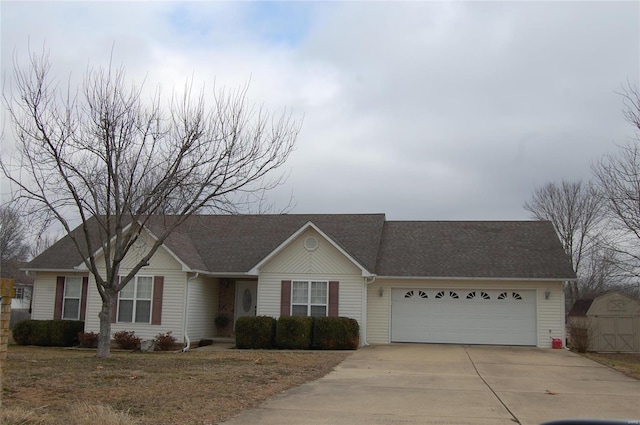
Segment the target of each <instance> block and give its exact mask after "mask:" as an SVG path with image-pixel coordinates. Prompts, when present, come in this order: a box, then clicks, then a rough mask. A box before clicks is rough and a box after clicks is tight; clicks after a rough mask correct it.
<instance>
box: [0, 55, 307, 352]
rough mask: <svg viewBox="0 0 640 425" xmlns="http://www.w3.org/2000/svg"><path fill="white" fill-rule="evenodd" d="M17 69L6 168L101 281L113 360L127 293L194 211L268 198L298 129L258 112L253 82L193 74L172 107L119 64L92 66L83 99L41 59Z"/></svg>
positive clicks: (32, 206) (20, 193) (104, 345)
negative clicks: (219, 81) (119, 308)
mask: <svg viewBox="0 0 640 425" xmlns="http://www.w3.org/2000/svg"><path fill="white" fill-rule="evenodd" d="M14 69H15V71H14V79H15V87H16V89H15V92H14V93H8V94H7V93H4V95H3V102H4V105H5V107H6V109H7V110H8V112H9V116H10V118H11V121H12V123H13V128H14V130H15V137H16V139H17V144H18V154H17V155H16V156H15V157H13V158H5V157H3V158H2V159H1V160H0V167H1V168H2V171H3V172H4V174H5V176H6V177H7V178H8V179H9V180H10V181H11V182H12V183H13V184H14V185H15V186H16V187H17V188H18V190H17V193H16V196H17V199H18V200H19V201H20V202H22V204H23V205H24V207H25V208H27V209H28V211H29V212H30V214H31V216H32V217H34V220H35V219H39V220H40V221H41V222H48V221H49V220H51V219H52V218H54V219H55V220H56V221H57V222H59V223H60V224H61V226H62V228H63V229H64V232H65V233H66V234H67V235H68V236H69V237H70V239H71V240H72V241H73V243H74V245H75V247H76V249H77V250H78V252H79V253H80V254H81V255H82V258H84V265H85V266H86V267H87V268H88V269H89V271H90V272H91V273H92V274H93V276H94V277H95V280H96V284H97V287H98V291H99V293H100V295H101V297H102V302H103V304H102V310H101V312H100V315H99V317H100V335H101V337H100V345H99V349H98V355H99V356H101V357H102V356H108V355H109V349H108V345H109V344H108V343H109V337H110V319H111V317H110V316H111V306H112V304H113V303H114V302H115V301H116V299H117V293H118V291H120V290H121V289H122V288H123V287H124V286H126V285H127V283H129V282H130V281H131V279H133V278H134V276H135V275H136V273H138V271H139V270H140V268H141V267H143V266H144V265H146V264H147V263H148V261H149V260H150V259H151V257H152V256H153V255H154V254H155V253H156V251H157V250H158V249H159V247H160V246H162V244H163V243H164V242H165V240H166V239H167V237H168V236H169V235H170V234H171V233H172V232H174V231H175V230H176V229H177V228H178V227H179V226H180V225H181V224H182V223H183V222H184V221H185V220H186V219H187V218H188V217H190V216H191V215H193V214H197V213H199V212H202V211H207V212H227V213H228V212H231V213H236V212H239V211H241V208H242V207H244V205H242V204H241V203H240V204H239V203H237V200H238V199H239V198H238V194H245V195H249V196H248V197H246V198H245V199H251V195H255V196H254V199H258V200H261V199H263V193H264V191H265V190H269V189H272V188H274V187H275V186H277V185H278V184H280V183H281V177H278V176H274V175H273V173H274V172H275V171H276V170H277V169H278V168H280V167H281V166H282V165H283V164H284V163H285V161H286V160H287V159H288V157H289V155H290V153H291V152H292V150H293V148H294V144H295V140H296V138H297V135H298V132H299V130H300V122H298V121H296V120H295V119H293V118H292V116H291V115H290V114H288V113H286V112H285V113H283V114H281V115H279V116H273V115H272V114H270V113H268V112H267V111H266V110H265V109H264V108H262V107H258V108H255V107H252V106H251V105H250V104H249V102H248V98H247V94H248V85H247V86H243V87H240V88H239V89H237V90H214V91H213V93H207V92H205V90H204V89H201V90H200V89H195V87H194V81H193V79H191V80H189V81H187V83H186V85H185V87H184V90H183V91H182V92H181V93H177V92H175V91H174V93H173V94H172V96H171V97H170V99H169V101H168V102H166V103H165V102H163V101H162V99H161V96H160V91H159V90H157V91H156V93H155V96H154V97H153V99H152V100H151V102H150V103H145V102H143V100H142V89H143V86H142V85H140V86H136V85H135V84H130V83H128V82H127V79H126V75H125V72H124V69H122V68H119V69H116V68H113V67H112V66H111V65H110V66H109V67H107V68H89V69H88V70H87V72H86V74H85V76H84V81H83V84H82V85H81V87H80V88H79V90H77V93H76V92H74V91H73V90H72V88H71V87H70V86H68V87H67V88H66V90H62V89H61V88H60V87H59V84H58V82H57V81H55V80H54V79H53V78H52V77H51V76H50V70H51V64H50V63H49V60H48V56H47V55H46V54H44V53H43V54H41V55H35V54H31V53H30V63H29V65H28V66H27V67H21V66H20V65H18V64H17V63H16V65H15V67H14ZM74 93H75V94H74ZM210 99H212V102H209V100H210ZM157 214H163V215H166V216H168V217H171V218H170V219H168V220H165V221H164V224H163V226H162V227H158V226H155V227H154V229H155V232H156V233H155V236H156V239H155V241H154V243H153V244H151V246H150V247H149V248H148V249H147V251H146V252H145V253H144V255H142V256H141V258H140V260H139V262H138V263H136V264H135V265H134V266H133V267H131V268H130V269H127V270H126V275H124V276H121V272H120V266H121V264H122V261H123V260H124V258H125V256H126V255H127V254H128V253H129V252H130V251H131V249H132V247H133V245H134V243H135V242H136V240H137V239H138V238H139V237H140V235H141V232H142V231H143V230H142V229H143V228H144V226H146V225H148V224H149V223H150V221H151V220H154V216H156V215H157ZM77 221H79V222H80V231H76V232H74V227H75V226H73V225H72V223H74V222H77ZM101 258H104V259H105V260H106V266H105V268H104V269H101V268H100V267H99V261H98V260H99V259H101Z"/></svg>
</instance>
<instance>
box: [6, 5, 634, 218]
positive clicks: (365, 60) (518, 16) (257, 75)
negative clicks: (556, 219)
mask: <svg viewBox="0 0 640 425" xmlns="http://www.w3.org/2000/svg"><path fill="white" fill-rule="evenodd" d="M0 7H1V12H2V17H1V19H2V22H1V23H2V57H1V58H2V71H3V73H4V75H5V78H6V73H7V72H8V71H9V70H10V68H11V57H12V54H13V52H14V49H15V51H16V52H17V53H18V54H23V53H24V50H25V46H26V43H27V40H28V39H29V38H30V40H31V45H32V46H36V47H37V48H40V46H41V45H42V43H43V42H44V41H46V45H47V47H48V48H49V49H50V50H51V56H52V59H53V61H54V64H55V65H56V67H57V68H56V70H57V73H58V75H60V76H62V77H63V78H64V76H66V75H67V74H68V73H69V72H73V73H74V75H77V76H78V77H80V76H81V75H82V73H83V72H84V70H85V68H86V66H87V63H88V62H91V63H92V64H103V63H105V62H106V61H107V60H108V57H109V53H110V51H111V47H112V45H113V44H114V43H115V51H114V59H115V62H116V63H118V64H119V63H122V64H124V65H125V66H126V68H127V72H128V75H129V76H131V77H132V78H136V79H138V80H140V79H142V78H144V77H145V76H147V79H148V83H149V85H150V86H151V87H153V86H154V85H155V84H156V83H161V84H162V85H163V87H164V92H165V93H168V92H169V91H170V88H171V86H173V85H176V86H177V87H181V86H182V85H183V83H184V81H185V80H186V79H187V78H189V77H191V76H193V77H194V79H195V81H196V82H199V81H206V82H207V87H212V85H213V82H214V78H215V83H216V85H218V86H227V87H231V88H235V87H237V86H240V85H242V84H244V83H246V81H247V80H248V79H249V78H250V79H251V88H250V93H249V94H250V97H251V99H253V100H255V101H257V102H259V103H264V104H265V105H266V106H267V107H268V108H270V109H274V110H276V111H280V110H282V108H283V107H285V106H286V107H287V108H288V110H290V111H292V112H293V113H294V115H302V114H304V126H303V130H302V132H301V134H300V138H299V142H298V147H297V149H296V151H295V152H294V154H293V156H292V158H291V161H290V162H289V163H288V164H287V165H286V168H287V170H290V171H291V176H290V178H289V180H288V182H287V184H286V185H285V186H284V187H282V188H280V189H279V190H277V191H276V192H275V193H274V194H273V197H274V199H276V200H284V202H285V203H286V200H287V199H288V197H289V195H290V192H291V191H292V190H293V194H294V196H295V198H296V199H297V208H296V209H295V210H294V212H296V211H297V212H343V211H345V212H346V211H359V212H366V211H376V212H387V213H388V216H389V217H391V218H395V219H403V218H412V219H520V218H526V217H527V214H526V212H525V211H524V210H523V209H522V203H523V202H524V201H525V200H526V199H528V197H529V196H530V194H531V192H532V190H533V187H534V185H541V184H543V183H544V182H546V181H548V180H558V179H562V178H566V179H584V178H589V166H590V162H591V161H593V160H595V159H597V158H598V157H599V156H600V155H601V154H602V153H604V152H605V151H607V150H611V149H613V148H614V147H613V145H612V142H613V141H616V142H618V143H622V142H624V141H625V139H626V138H628V137H630V136H631V135H632V134H633V132H632V129H631V128H630V126H629V125H628V124H626V123H625V122H624V120H623V117H622V114H621V108H622V102H621V98H620V96H619V95H617V94H616V93H615V91H616V90H619V89H620V88H621V86H622V85H623V84H624V83H625V82H626V81H627V80H630V81H631V82H632V83H637V82H638V75H640V74H639V73H640V69H639V68H640V66H639V64H640V54H639V50H640V41H639V40H640V13H639V12H640V5H639V4H638V3H636V2H469V3H465V2H371V3H361V2H345V3H342V2H327V3H250V2H180V3H172V2H114V3H111V2H99V3H93V2H77V3H76V2H70V3H62V2H60V3H58V2H47V3H31V2H25V3H19V2H2V3H1V4H0ZM36 50H37V49H36Z"/></svg>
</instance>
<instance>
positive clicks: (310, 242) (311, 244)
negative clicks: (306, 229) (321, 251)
mask: <svg viewBox="0 0 640 425" xmlns="http://www.w3.org/2000/svg"><path fill="white" fill-rule="evenodd" d="M304 247H305V249H306V250H307V251H315V250H316V248H318V240H317V239H316V238H314V237H313V236H310V237H308V238H307V239H305V240H304Z"/></svg>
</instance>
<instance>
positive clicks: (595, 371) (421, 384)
mask: <svg viewBox="0 0 640 425" xmlns="http://www.w3.org/2000/svg"><path fill="white" fill-rule="evenodd" d="M565 418H611V419H633V420H640V381H636V380H634V379H632V378H628V377H626V376H624V375H622V374H621V373H618V372H616V371H613V370H611V369H609V368H607V367H605V366H602V365H600V364H598V363H595V362H592V361H590V360H587V359H585V358H583V357H581V356H579V355H577V354H573V353H571V352H568V351H565V350H546V349H537V348H529V347H494V346H468V345H467V346H461V345H428V344H393V345H384V346H371V347H366V348H362V349H360V350H358V351H356V352H354V353H353V354H352V355H351V356H349V357H348V358H347V359H346V360H345V361H344V362H343V363H341V364H340V365H339V366H338V367H337V368H336V369H335V370H334V371H333V372H331V373H330V374H329V375H327V376H325V377H324V378H321V379H318V380H316V381H313V382H309V383H307V384H305V385H302V386H300V387H297V388H293V389H291V390H289V391H286V392H284V393H282V394H280V395H278V396H276V397H274V398H272V399H270V400H268V401H266V402H265V403H263V404H262V405H260V406H259V407H257V408H254V409H250V410H247V411H245V412H243V413H241V414H240V415H239V416H237V417H236V418H234V419H232V420H230V421H227V422H225V424H226V425H241V424H242V425H252V424H256V425H257V424H262V425H294V424H295V425H299V424H311V425H313V424H318V425H319V424H323V425H324V424H326V425H329V424H368V425H376V424H457V425H463V424H479V425H484V424H492V425H495V424H498V425H500V424H505V425H506V424H508V425H513V424H514V423H519V424H523V425H533V424H540V423H542V422H544V421H549V420H554V419H565ZM634 423H635V422H634Z"/></svg>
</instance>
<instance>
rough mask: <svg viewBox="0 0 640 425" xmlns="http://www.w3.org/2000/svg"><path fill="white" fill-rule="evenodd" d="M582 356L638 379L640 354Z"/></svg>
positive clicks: (591, 354)
mask: <svg viewBox="0 0 640 425" xmlns="http://www.w3.org/2000/svg"><path fill="white" fill-rule="evenodd" d="M583 355H584V356H586V357H588V358H590V359H591V360H595V361H597V362H598V363H602V364H603V365H605V366H609V367H611V368H613V369H615V370H618V371H620V372H622V373H624V374H625V375H627V376H630V377H632V378H635V379H640V353H585V354H583Z"/></svg>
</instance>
